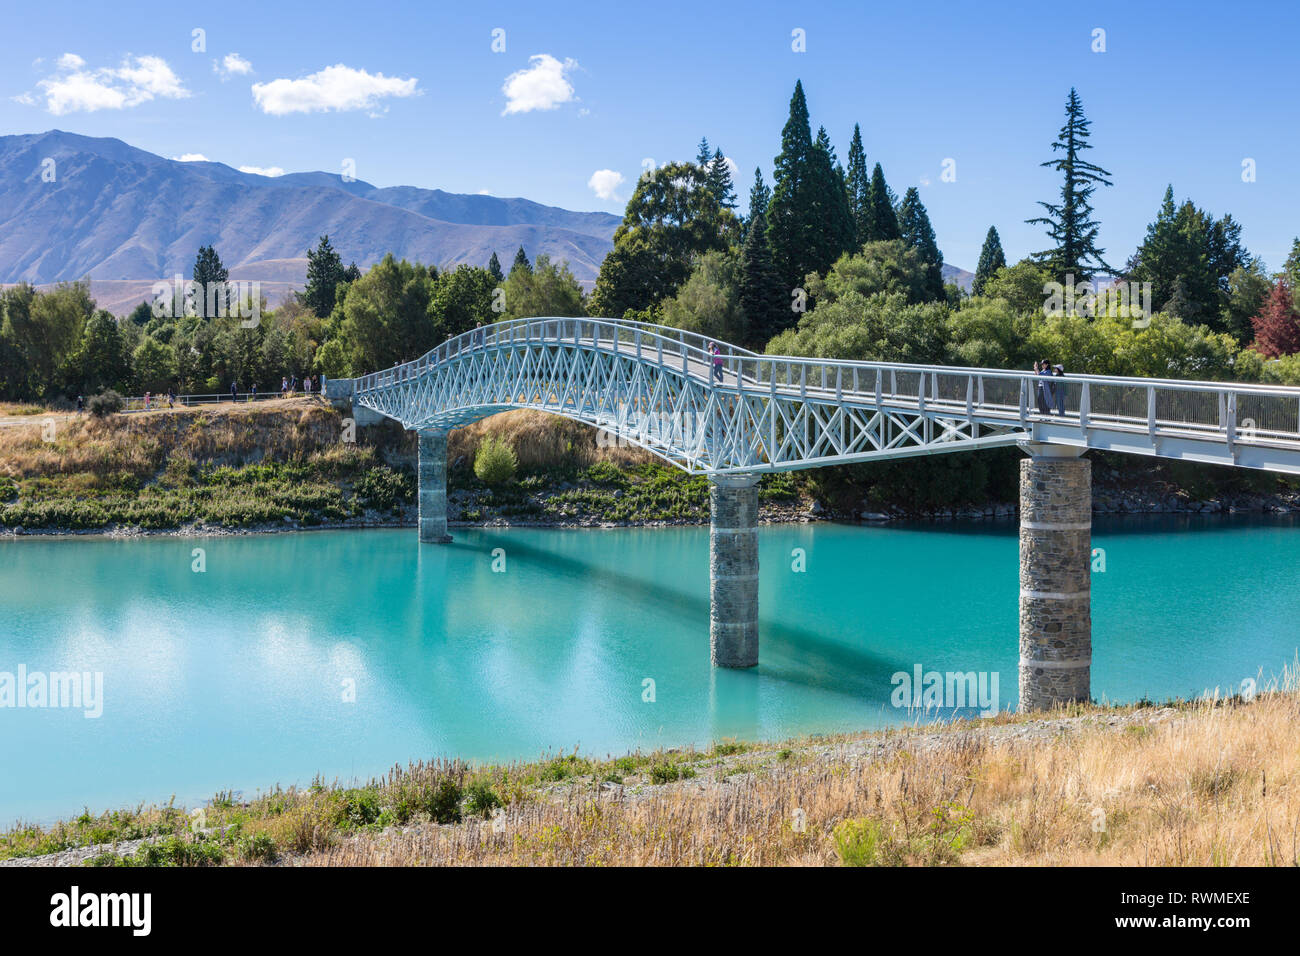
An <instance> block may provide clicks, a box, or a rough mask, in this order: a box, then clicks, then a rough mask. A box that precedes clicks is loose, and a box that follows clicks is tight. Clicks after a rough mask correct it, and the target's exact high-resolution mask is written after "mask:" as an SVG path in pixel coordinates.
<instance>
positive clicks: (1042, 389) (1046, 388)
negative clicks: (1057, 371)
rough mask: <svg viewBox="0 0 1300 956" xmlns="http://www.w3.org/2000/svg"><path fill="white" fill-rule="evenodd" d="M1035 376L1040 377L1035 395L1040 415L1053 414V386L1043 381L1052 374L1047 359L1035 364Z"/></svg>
mask: <svg viewBox="0 0 1300 956" xmlns="http://www.w3.org/2000/svg"><path fill="white" fill-rule="evenodd" d="M1034 374H1035V375H1036V376H1038V377H1039V381H1038V382H1037V383H1036V387H1035V388H1034V394H1035V397H1036V399H1037V403H1038V414H1040V415H1050V414H1052V390H1051V386H1050V385H1048V384H1047V383H1046V382H1044V381H1042V379H1043V378H1044V377H1046V376H1049V375H1051V374H1052V370H1051V368H1050V367H1049V366H1048V364H1047V359H1043V360H1042V361H1040V362H1035V363H1034Z"/></svg>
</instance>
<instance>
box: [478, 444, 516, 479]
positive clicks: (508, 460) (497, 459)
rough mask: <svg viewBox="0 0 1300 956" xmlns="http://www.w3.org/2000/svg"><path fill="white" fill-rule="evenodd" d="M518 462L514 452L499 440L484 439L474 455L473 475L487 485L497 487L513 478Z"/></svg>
mask: <svg viewBox="0 0 1300 956" xmlns="http://www.w3.org/2000/svg"><path fill="white" fill-rule="evenodd" d="M517 467H519V461H518V459H517V458H515V450H514V449H513V448H511V447H510V445H509V444H508V443H507V442H505V441H504V440H502V439H500V438H495V437H488V438H485V439H484V440H483V442H482V444H480V445H479V446H478V453H477V454H475V455H474V474H475V475H477V476H478V479H479V481H481V482H483V483H484V484H487V485H499V484H501V483H503V482H506V481H509V480H510V479H511V478H513V477H514V476H515V469H516V468H517Z"/></svg>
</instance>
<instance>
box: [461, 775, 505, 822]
mask: <svg viewBox="0 0 1300 956" xmlns="http://www.w3.org/2000/svg"><path fill="white" fill-rule="evenodd" d="M499 806H501V798H500V797H498V796H497V792H496V791H495V790H493V789H492V784H490V783H488V782H487V781H486V780H475V781H474V782H473V783H471V784H470V785H469V787H467V788H466V790H465V811H466V812H467V813H470V814H472V815H474V816H478V817H488V816H491V814H492V811H493V810H495V809H496V808H497V807H499Z"/></svg>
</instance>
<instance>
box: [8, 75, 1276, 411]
mask: <svg viewBox="0 0 1300 956" xmlns="http://www.w3.org/2000/svg"><path fill="white" fill-rule="evenodd" d="M1090 139H1091V122H1090V121H1089V120H1088V118H1087V117H1086V115H1085V114H1084V111H1083V105H1082V102H1081V99H1080V97H1079V96H1078V93H1077V91H1075V90H1073V89H1071V90H1070V93H1069V96H1068V97H1067V100H1066V109H1065V123H1064V125H1063V126H1062V127H1061V128H1060V130H1059V132H1058V135H1057V137H1056V139H1055V141H1053V143H1052V144H1051V146H1052V157H1051V158H1049V159H1048V160H1046V161H1045V162H1043V163H1042V165H1043V166H1045V167H1048V168H1050V169H1052V170H1053V171H1054V172H1055V173H1057V175H1058V176H1059V177H1060V182H1061V187H1060V193H1059V196H1058V197H1057V198H1056V199H1055V200H1054V201H1044V202H1042V203H1040V206H1041V207H1042V214H1041V215H1039V216H1036V217H1034V218H1032V219H1029V220H1027V221H1028V222H1031V223H1035V224H1039V225H1042V226H1043V227H1044V230H1045V232H1046V234H1047V237H1048V239H1049V241H1050V244H1049V247H1048V248H1046V249H1044V250H1041V251H1039V252H1036V253H1034V254H1032V255H1030V256H1028V257H1026V258H1025V259H1023V260H1021V261H1020V262H1018V263H1015V264H1009V263H1008V261H1007V257H1006V255H1005V252H1004V250H1003V248H1002V243H1001V239H1000V236H999V234H998V230H997V228H996V227H993V226H991V227H990V228H989V230H988V233H987V235H986V237H985V240H984V245H983V248H982V249H981V252H980V256H979V261H978V265H977V268H976V272H975V276H974V281H973V284H972V288H971V293H970V294H965V293H963V292H961V291H960V290H959V289H958V288H957V287H956V286H955V285H952V284H948V285H945V284H944V282H943V278H942V277H943V271H942V270H943V255H942V253H941V251H940V250H939V247H938V242H937V239H936V236H935V231H934V228H933V226H932V225H931V223H930V219H929V215H928V213H927V211H926V209H925V206H924V204H923V203H922V202H921V199H920V194H919V191H918V190H917V189H916V188H915V187H911V188H909V189H907V190H906V191H905V192H904V195H903V197H902V199H901V200H900V199H899V198H898V197H897V196H896V195H895V194H894V192H893V191H892V190H891V189H890V187H889V185H888V183H887V182H886V179H885V174H884V170H883V169H882V166H881V164H880V163H879V162H875V163H870V162H869V160H868V157H867V153H866V150H865V148H864V144H863V137H862V130H861V128H860V126H858V125H855V126H854V128H853V132H852V135H851V137H850V141H849V149H848V156H847V165H842V164H841V163H840V162H839V160H838V159H837V156H836V152H835V148H834V146H833V145H832V143H831V141H830V137H829V136H828V134H827V132H826V130H825V128H824V127H819V128H818V130H817V133H816V135H815V136H814V135H813V133H812V124H811V119H810V116H809V111H808V105H807V101H806V98H805V95H804V90H803V85H802V83H800V82H797V83H796V84H795V88H794V92H793V95H792V96H791V99H790V104H789V115H788V118H787V120H786V122H785V125H784V127H783V129H782V130H781V138H780V152H779V153H778V155H777V156H776V157H775V159H774V163H773V170H774V172H773V179H772V183H771V185H770V186H769V185H768V183H766V182H765V181H764V178H763V175H762V172H761V170H760V169H755V171H754V178H753V182H752V185H751V187H750V190H749V195H748V203H747V207H746V208H745V210H744V211H743V213H742V212H738V205H739V204H738V202H737V196H736V188H735V184H734V182H733V178H732V168H733V164H732V163H731V162H730V161H729V160H728V159H727V158H726V156H725V155H724V154H723V152H722V150H721V149H720V148H717V147H715V146H711V145H710V144H709V142H708V140H707V139H702V140H701V141H700V143H699V146H698V149H697V152H696V156H695V159H694V161H693V162H673V163H668V164H666V165H664V166H661V167H659V168H657V169H652V170H648V171H647V172H646V173H645V174H644V175H643V176H642V177H641V179H640V180H639V181H638V182H637V184H636V188H635V189H634V191H633V194H632V196H631V197H630V199H629V200H628V203H627V207H626V210H625V213H624V217H623V221H622V222H621V224H620V225H619V227H618V229H617V230H616V232H615V234H614V247H613V249H612V251H611V252H610V253H609V254H608V255H607V256H606V258H605V260H604V262H603V264H602V266H601V270H600V273H599V276H598V278H597V281H596V284H595V288H594V290H593V291H592V294H591V295H590V297H588V296H586V295H585V294H584V292H583V290H582V288H581V287H580V286H579V284H578V282H577V281H576V280H575V279H574V277H573V275H572V273H571V272H570V271H569V269H568V267H567V265H566V264H562V263H553V262H551V261H550V260H549V259H548V258H547V257H545V256H539V257H538V259H537V261H536V262H535V263H533V262H530V261H529V259H528V256H527V255H526V253H525V251H524V250H523V249H522V248H521V249H519V250H518V251H517V253H516V254H515V257H514V260H513V262H512V264H511V267H510V270H509V272H508V273H507V272H505V271H504V270H503V268H502V265H501V261H500V259H499V258H498V256H497V253H496V252H493V253H492V256H491V259H490V260H489V262H488V264H487V266H486V267H476V266H468V265H461V266H457V267H456V268H454V269H446V270H441V271H440V270H438V269H437V268H435V267H433V266H426V265H423V264H420V263H409V262H407V261H405V260H398V259H395V258H394V257H393V256H391V255H389V256H386V257H385V258H384V259H383V260H381V261H380V262H378V263H376V264H375V265H374V266H372V267H371V268H370V269H368V270H367V271H365V272H364V273H363V272H362V271H361V270H360V269H359V268H358V267H357V266H356V264H355V263H352V264H351V265H349V266H346V267H345V266H344V265H343V257H342V256H341V255H340V254H339V252H338V251H336V250H335V249H334V248H333V246H332V244H331V243H330V240H329V237H328V236H322V237H321V239H320V242H319V244H318V245H317V246H316V248H314V249H312V250H309V251H308V254H307V259H308V263H307V283H306V287H305V288H304V290H303V292H302V293H300V294H298V295H297V296H295V297H293V298H292V299H291V300H290V301H288V302H286V303H284V304H282V305H281V306H280V307H279V308H277V309H276V310H274V311H271V312H267V311H266V310H265V309H263V314H262V317H261V322H260V323H259V324H258V325H256V326H255V327H252V328H247V327H245V326H244V324H243V323H241V322H240V321H239V319H238V318H237V317H231V316H229V315H222V314H220V311H228V309H227V310H217V314H210V313H211V312H212V311H213V310H211V309H209V307H208V306H209V302H208V301H207V300H206V298H205V297H203V296H199V297H198V298H197V300H196V302H195V306H196V308H194V309H191V310H190V312H191V314H185V310H183V309H176V310H175V311H173V310H171V309H167V310H162V311H164V312H166V313H167V314H165V315H161V316H159V315H155V314H154V309H153V307H152V305H151V304H150V303H148V302H145V303H141V305H140V306H139V307H138V308H137V309H136V310H135V311H134V312H133V313H132V314H131V315H130V316H129V317H128V318H127V319H126V320H123V321H117V320H114V319H113V317H112V316H111V315H110V314H109V313H107V312H105V311H103V310H99V309H97V308H96V307H95V303H94V302H93V300H92V299H91V298H90V295H89V291H88V287H87V285H86V283H65V284H62V285H60V286H57V287H55V288H54V289H52V290H50V291H48V292H38V291H37V290H35V289H33V288H32V287H30V286H27V285H24V284H20V285H18V286H15V287H12V288H10V289H7V290H5V291H4V292H3V293H2V294H0V398H6V399H42V398H46V399H48V398H52V397H57V396H71V395H75V394H88V393H93V392H95V391H97V390H99V389H101V388H106V387H113V388H117V389H119V390H125V391H133V392H140V391H145V390H151V391H160V390H163V389H165V388H168V387H175V388H177V389H178V390H181V391H207V392H218V391H225V390H226V389H228V388H229V385H230V384H231V383H232V382H235V383H238V384H239V385H240V386H241V387H243V388H247V387H248V386H250V385H253V384H258V385H260V386H261V387H263V388H273V387H274V386H275V385H276V384H278V381H279V379H280V378H282V377H287V376H296V377H298V378H301V377H303V376H305V375H309V374H315V375H319V374H326V375H329V376H331V377H337V376H346V375H354V374H359V373H362V372H366V371H372V370H375V369H378V368H385V367H388V366H391V365H393V364H395V363H397V362H400V361H404V360H407V359H412V358H415V357H417V356H418V355H420V354H423V353H424V352H425V351H427V350H428V349H430V348H432V347H434V346H435V345H437V344H438V343H439V342H441V341H443V340H444V339H445V338H447V337H449V336H452V335H456V334H459V333H461V332H464V331H466V330H468V329H470V328H473V327H474V326H475V325H476V324H479V323H482V324H488V323H491V322H495V321H499V320H501V319H505V318H518V317H525V316H533V315H584V314H592V315H605V316H621V317H627V318H633V319H639V320H643V321H650V322H656V323H662V324H666V325H671V326H675V327H679V328H684V329H688V330H692V331H698V332H701V333H703V334H706V335H710V336H713V337H716V338H718V339H722V340H725V341H729V342H734V343H737V344H741V345H745V346H748V347H751V348H754V349H758V350H762V349H764V348H766V349H767V350H769V351H770V352H784V353H788V354H803V355H825V356H833V357H836V358H861V359H878V360H888V361H928V362H947V363H957V364H962V365H977V366H1002V367H1025V366H1027V365H1028V364H1030V363H1032V361H1033V360H1034V359H1035V358H1038V357H1042V356H1048V357H1051V358H1052V359H1053V361H1064V362H1065V363H1066V364H1067V367H1068V368H1070V369H1071V370H1073V371H1088V372H1110V373H1114V374H1121V373H1122V374H1147V375H1158V376H1173V377H1177V376H1179V375H1188V376H1200V377H1206V378H1228V377H1233V378H1238V379H1241V380H1247V381H1250V380H1257V379H1263V380H1269V381H1291V380H1292V379H1293V378H1295V380H1296V381H1300V377H1295V376H1294V375H1293V371H1292V366H1293V363H1292V362H1291V361H1290V360H1286V361H1282V362H1280V363H1271V364H1268V365H1265V364H1264V362H1263V360H1264V359H1270V358H1277V357H1285V356H1290V355H1292V354H1294V353H1296V352H1297V351H1300V311H1298V310H1297V303H1296V294H1297V292H1296V290H1300V239H1297V240H1296V242H1295V244H1294V245H1293V248H1292V250H1291V254H1290V256H1289V257H1288V258H1287V260H1286V262H1285V263H1284V265H1283V268H1282V270H1281V271H1280V272H1278V273H1275V274H1270V273H1269V272H1268V271H1267V269H1266V267H1265V265H1264V263H1263V262H1262V261H1261V260H1260V259H1259V258H1258V257H1256V256H1252V255H1251V254H1250V253H1249V251H1248V250H1247V249H1246V248H1245V247H1244V246H1243V244H1242V242H1241V227H1240V225H1239V224H1238V223H1236V222H1235V221H1234V220H1233V218H1232V216H1230V215H1224V216H1221V217H1215V216H1214V215H1212V214H1211V213H1209V212H1207V211H1205V210H1203V209H1201V208H1199V207H1197V206H1196V205H1195V204H1194V203H1193V202H1192V201H1191V200H1187V199H1185V200H1183V201H1182V202H1181V203H1180V202H1178V201H1177V200H1176V198H1175V195H1174V191H1173V187H1172V186H1170V187H1169V188H1167V189H1166V192H1165V195H1164V199H1163V202H1162V204H1161V206H1160V208H1159V209H1158V211H1157V213H1156V217H1155V219H1154V221H1153V222H1152V223H1151V224H1150V226H1149V227H1148V229H1147V233H1146V235H1145V237H1144V239H1143V241H1142V243H1141V244H1140V245H1139V247H1138V249H1137V250H1136V251H1135V252H1134V253H1133V254H1132V255H1131V256H1130V257H1129V258H1128V260H1127V262H1126V264H1125V266H1124V268H1122V269H1115V268H1113V267H1112V266H1111V265H1109V264H1108V263H1107V260H1106V257H1105V249H1104V248H1102V247H1101V246H1100V245H1099V243H1098V240H1099V234H1100V223H1099V221H1098V219H1097V217H1096V215H1095V212H1094V206H1093V200H1094V196H1095V193H1096V191H1097V190H1098V189H1100V188H1104V187H1107V186H1109V185H1111V179H1110V177H1111V173H1110V172H1109V171H1108V170H1106V169H1105V168H1103V167H1101V166H1100V165H1097V164H1095V163H1093V162H1091V161H1090V160H1088V159H1086V158H1085V157H1086V156H1087V155H1089V152H1088V151H1089V150H1091V149H1092V148H1093V147H1092V144H1091V142H1090ZM228 275H229V273H228V270H227V269H226V268H225V266H224V264H223V263H222V262H221V259H220V256H219V254H218V253H217V251H216V249H215V248H213V247H212V246H205V247H202V248H201V249H200V250H199V252H198V255H197V256H196V259H195V263H194V267H193V270H192V277H193V279H194V281H195V282H196V283H201V284H203V285H207V284H209V283H219V282H225V281H226V280H227V279H228ZM1112 279H1118V280H1120V281H1122V282H1124V283H1129V282H1133V283H1138V284H1141V283H1150V287H1151V291H1152V295H1151V302H1152V307H1153V311H1154V312H1155V313H1156V314H1155V315H1154V316H1151V317H1148V318H1150V321H1148V322H1143V323H1134V322H1131V321H1129V317H1124V316H1113V315H1104V316H1103V315H1093V314H1090V313H1088V312H1087V311H1086V310H1083V311H1080V312H1076V313H1075V314H1070V315H1059V316H1045V315H1044V314H1043V304H1044V300H1045V291H1044V286H1045V284H1047V283H1051V282H1056V283H1068V282H1071V281H1073V282H1076V283H1084V282H1094V283H1096V284H1097V285H1098V286H1103V287H1104V286H1105V285H1106V284H1107V283H1109V282H1110V281H1111V280H1112ZM224 304H225V305H226V306H229V304H230V303H229V302H228V301H227V302H226V303H224ZM176 313H180V314H179V315H178V314H176ZM1178 349H1187V350H1189V351H1188V352H1187V353H1186V354H1183V353H1180V352H1178ZM1296 361H1297V362H1300V360H1296Z"/></svg>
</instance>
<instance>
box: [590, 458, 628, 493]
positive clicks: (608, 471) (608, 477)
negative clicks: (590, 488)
mask: <svg viewBox="0 0 1300 956" xmlns="http://www.w3.org/2000/svg"><path fill="white" fill-rule="evenodd" d="M586 479H587V480H588V481H590V482H591V483H592V484H593V485H601V486H604V487H607V488H626V487H627V486H628V484H629V482H628V479H627V476H626V475H624V474H623V472H621V471H619V470H618V468H617V467H615V466H614V465H613V464H611V463H610V462H607V461H598V462H596V463H595V464H594V465H592V466H591V467H590V468H588V469H587V473H586Z"/></svg>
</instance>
